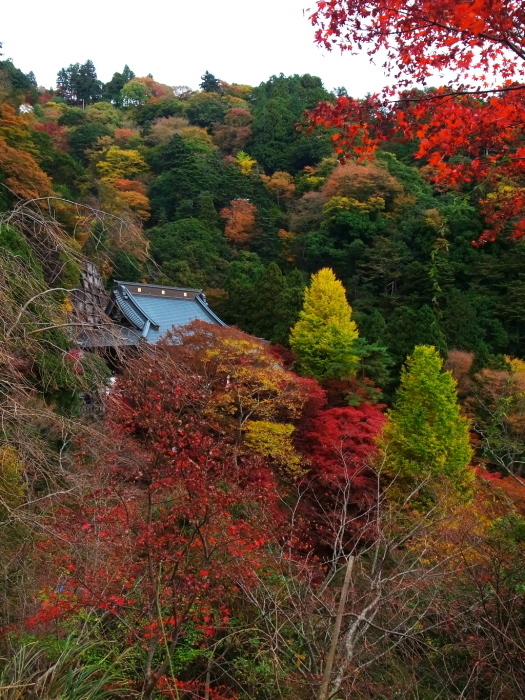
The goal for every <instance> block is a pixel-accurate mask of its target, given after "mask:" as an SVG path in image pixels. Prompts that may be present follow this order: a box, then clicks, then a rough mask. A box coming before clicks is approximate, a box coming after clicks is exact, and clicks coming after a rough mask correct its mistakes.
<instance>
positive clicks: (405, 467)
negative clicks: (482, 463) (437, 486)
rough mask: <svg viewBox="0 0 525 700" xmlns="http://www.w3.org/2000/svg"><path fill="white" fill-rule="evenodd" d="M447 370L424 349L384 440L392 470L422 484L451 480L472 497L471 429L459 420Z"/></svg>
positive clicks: (409, 369)
mask: <svg viewBox="0 0 525 700" xmlns="http://www.w3.org/2000/svg"><path fill="white" fill-rule="evenodd" d="M442 365H443V360H442V359H441V356H440V355H439V353H438V352H437V350H436V349H435V348H434V347H432V346H427V345H419V346H417V347H416V348H415V350H414V353H413V355H412V356H411V357H409V358H408V360H407V362H406V365H405V367H404V368H403V370H402V372H401V386H400V388H399V390H398V393H397V400H396V403H395V407H394V408H393V409H392V410H391V411H390V412H389V418H390V422H389V424H388V425H387V427H386V429H385V434H384V446H385V452H386V458H387V467H388V470H389V472H390V473H391V474H392V475H399V476H400V477H402V478H403V477H405V478H408V479H409V480H410V481H415V482H417V483H418V482H420V481H421V480H423V479H426V478H429V479H430V482H434V483H435V482H437V481H442V480H443V479H446V480H447V481H448V482H449V483H450V484H452V485H453V486H454V488H455V489H457V490H458V491H459V492H463V493H464V494H468V492H469V488H470V485H471V483H472V480H473V477H474V472H473V471H472V470H471V469H469V466H468V465H469V462H470V458H471V456H472V450H471V448H470V444H469V425H468V421H467V420H466V419H465V418H463V417H462V416H461V414H460V408H459V405H458V401H457V394H456V382H455V381H454V379H453V378H452V374H451V373H450V372H442V369H441V368H442Z"/></svg>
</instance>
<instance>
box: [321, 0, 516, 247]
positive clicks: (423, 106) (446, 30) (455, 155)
mask: <svg viewBox="0 0 525 700" xmlns="http://www.w3.org/2000/svg"><path fill="white" fill-rule="evenodd" d="M524 20H525V11H524V9H523V4H522V3H520V2H502V1H499V2H496V3H493V2H489V0H469V1H468V2H462V3H459V4H458V3H456V2H454V1H453V0H446V1H445V2H443V3H439V5H436V4H435V3H433V2H431V1H430V0H417V2H415V3H411V4H410V5H409V6H407V5H406V3H405V2H403V1H402V0H396V1H395V2H393V3H391V2H385V1H384V0H369V1H368V2H365V3H361V2H357V0H333V1H331V2H324V1H321V2H318V3H317V11H316V12H315V13H314V14H313V15H312V22H313V23H314V24H316V25H318V29H317V32H316V41H318V42H319V43H323V44H324V45H325V46H327V47H329V48H331V47H332V46H334V45H339V46H340V47H341V48H342V49H350V50H353V49H355V48H359V49H361V48H362V47H363V46H365V45H366V46H367V48H368V53H369V54H370V55H373V54H375V53H377V52H378V51H383V52H385V54H386V61H385V64H384V67H385V69H386V70H387V71H388V72H393V73H394V76H395V78H396V80H397V81H398V83H397V88H395V89H399V88H406V87H407V86H408V85H411V84H412V85H413V84H414V83H417V82H419V83H423V84H425V81H426V79H427V78H428V77H429V76H430V75H431V74H432V71H435V70H443V69H448V70H452V71H453V72H454V74H455V79H454V83H452V84H451V85H449V86H447V87H442V88H439V89H438V90H432V91H428V92H421V91H416V90H414V89H411V90H410V91H405V92H401V94H400V95H399V97H398V98H397V99H393V92H394V89H392V88H388V89H387V88H385V90H384V91H383V94H382V95H372V96H370V97H367V98H366V99H364V100H355V99H352V98H348V97H345V96H342V97H339V98H338V100H337V101H336V103H335V104H333V105H330V104H327V103H323V104H321V105H319V107H318V108H317V109H315V110H313V111H312V112H310V114H309V117H310V120H311V123H312V125H320V124H322V125H324V126H326V127H327V128H334V127H335V128H336V129H337V130H338V133H335V134H334V135H333V137H332V138H333V140H334V145H335V150H336V152H337V153H338V154H339V155H341V156H343V157H344V155H345V154H347V153H349V152H353V153H355V154H356V155H357V156H359V157H360V158H361V159H364V158H366V157H370V155H371V153H372V152H373V151H374V150H375V149H376V148H377V146H378V145H379V144H381V143H382V142H384V141H385V140H392V139H395V138H402V139H417V140H418V142H419V148H418V150H417V152H416V154H415V155H416V157H417V158H421V159H424V160H426V161H427V162H428V167H427V174H428V175H429V177H430V179H432V180H433V181H434V182H435V183H436V184H437V185H439V186H441V187H450V188H456V187H459V186H461V185H463V184H464V183H472V184H476V185H479V184H482V185H483V187H484V191H485V192H486V195H485V196H484V197H483V198H482V200H481V204H482V212H483V214H484V216H485V220H486V223H487V229H486V231H484V233H483V234H482V236H481V237H480V239H479V243H484V242H487V241H492V240H494V239H495V238H496V237H497V236H498V235H499V234H501V233H502V232H504V231H507V230H508V231H509V232H510V234H511V236H512V237H514V238H519V237H522V236H523V235H524V234H525V216H524V215H523V212H524V211H525V189H524V187H523V185H522V182H523V176H524V175H525V170H524V162H525V158H524V154H525V149H524V143H523V138H522V128H521V125H522V123H523V121H524V118H525V94H524V86H523V84H522V83H521V82H517V81H520V80H522V78H523V71H524V68H523V59H524V57H525V38H524V35H523V32H522V30H521V28H522V26H523V22H524ZM480 75H482V76H483V77H482V78H480ZM462 81H467V82H468V81H470V82H472V81H475V83H476V87H474V88H473V87H472V86H469V85H465V83H464V82H462ZM491 81H492V82H491ZM494 83H496V84H495V85H494ZM498 83H499V84H498Z"/></svg>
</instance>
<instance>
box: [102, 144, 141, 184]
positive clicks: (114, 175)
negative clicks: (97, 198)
mask: <svg viewBox="0 0 525 700" xmlns="http://www.w3.org/2000/svg"><path fill="white" fill-rule="evenodd" d="M147 169H148V165H147V163H146V161H145V160H144V158H143V157H142V156H141V155H140V153H139V152H138V151H134V150H129V151H124V150H122V149H121V148H119V147H118V146H111V148H110V149H109V150H108V152H107V153H106V159H105V160H103V161H100V163H97V170H98V172H99V174H100V176H101V178H102V180H104V181H105V182H115V180H120V179H123V178H126V179H128V180H131V179H132V178H134V177H136V176H137V175H140V174H141V173H143V172H145V171H146V170H147Z"/></svg>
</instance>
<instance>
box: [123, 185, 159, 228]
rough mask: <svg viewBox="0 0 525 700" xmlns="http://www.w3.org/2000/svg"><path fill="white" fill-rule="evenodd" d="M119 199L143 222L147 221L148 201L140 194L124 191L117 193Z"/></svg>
mask: <svg viewBox="0 0 525 700" xmlns="http://www.w3.org/2000/svg"><path fill="white" fill-rule="evenodd" d="M119 197H120V198H121V199H123V200H125V202H126V204H127V205H128V206H129V207H130V208H131V209H132V210H133V211H134V212H135V213H136V214H137V215H138V216H139V217H140V218H141V219H142V220H143V221H147V220H148V219H149V217H150V215H151V208H150V202H149V199H148V198H147V197H146V195H145V194H142V193H141V192H133V191H132V190H124V191H121V192H119Z"/></svg>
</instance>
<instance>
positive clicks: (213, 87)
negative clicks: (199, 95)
mask: <svg viewBox="0 0 525 700" xmlns="http://www.w3.org/2000/svg"><path fill="white" fill-rule="evenodd" d="M199 87H200V89H201V90H204V92H220V91H221V81H220V80H217V78H216V77H215V76H214V75H213V74H212V73H210V72H209V71H206V72H205V73H204V75H203V76H202V77H201V83H200V85H199Z"/></svg>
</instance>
